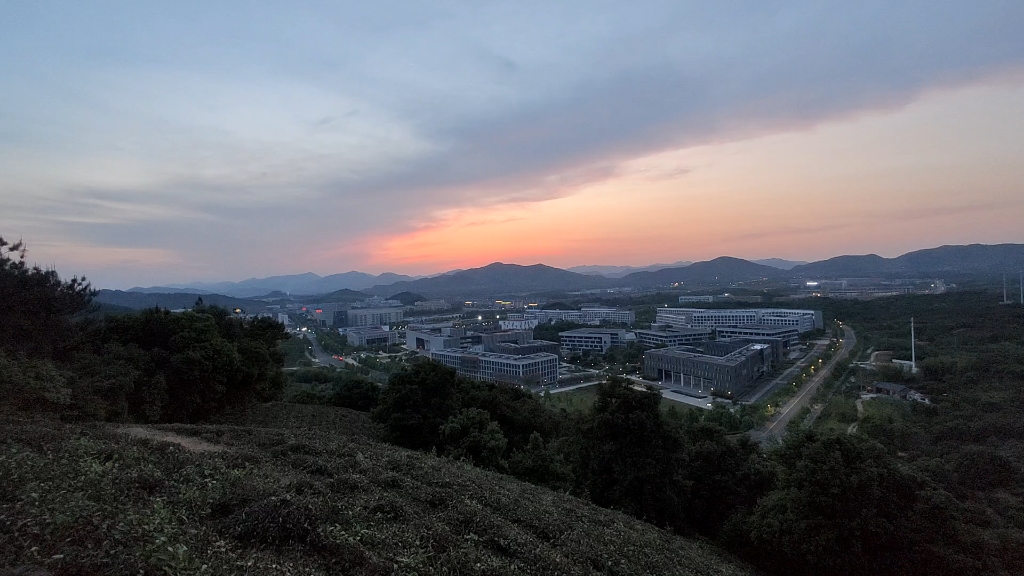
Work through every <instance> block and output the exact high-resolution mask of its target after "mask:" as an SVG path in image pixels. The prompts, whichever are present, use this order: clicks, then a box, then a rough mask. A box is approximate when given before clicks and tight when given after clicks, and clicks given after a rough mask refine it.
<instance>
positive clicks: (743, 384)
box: [644, 342, 772, 396]
mask: <svg viewBox="0 0 1024 576" xmlns="http://www.w3.org/2000/svg"><path fill="white" fill-rule="evenodd" d="M771 367H772V353H771V350H770V347H769V346H768V345H766V344H731V343H729V342H706V343H704V344H701V345H699V346H680V347H677V348H661V349H657V350H648V351H646V352H644V375H645V376H648V377H653V378H657V379H658V380H661V381H662V382H665V383H668V384H671V385H673V386H679V387H683V388H691V389H694V390H699V391H701V392H718V393H720V394H723V395H726V396H729V395H734V394H739V393H740V392H742V391H744V390H746V389H747V388H749V387H750V386H751V385H752V384H753V383H754V382H756V381H757V380H758V379H760V378H761V377H762V376H763V375H764V374H765V373H767V372H769V371H770V370H771Z"/></svg>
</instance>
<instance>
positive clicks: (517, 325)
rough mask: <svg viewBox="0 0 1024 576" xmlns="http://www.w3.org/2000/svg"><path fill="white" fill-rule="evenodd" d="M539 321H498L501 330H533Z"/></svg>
mask: <svg viewBox="0 0 1024 576" xmlns="http://www.w3.org/2000/svg"><path fill="white" fill-rule="evenodd" d="M537 324H540V320H537V319H533V320H498V325H500V326H501V329H502V330H533V329H534V328H536V327H537Z"/></svg>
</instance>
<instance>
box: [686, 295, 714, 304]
mask: <svg viewBox="0 0 1024 576" xmlns="http://www.w3.org/2000/svg"><path fill="white" fill-rule="evenodd" d="M714 301H715V297H714V296H680V297H679V303H680V304H687V303H690V302H708V303H711V302H714Z"/></svg>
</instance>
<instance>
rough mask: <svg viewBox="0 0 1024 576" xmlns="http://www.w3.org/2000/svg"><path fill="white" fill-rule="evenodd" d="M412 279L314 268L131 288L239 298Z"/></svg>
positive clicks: (321, 291) (319, 291)
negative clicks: (324, 272) (315, 270)
mask: <svg viewBox="0 0 1024 576" xmlns="http://www.w3.org/2000/svg"><path fill="white" fill-rule="evenodd" d="M411 279H412V277H411V276H405V275H402V274H392V273H391V272H385V273H383V274H379V275H373V274H367V273H365V272H355V271H352V272H342V273H340V274H331V275H329V276H320V275H318V274H314V273H312V272H306V273H305V274H290V275H284V276H270V277H267V278H249V279H248V280H242V281H241V282H213V283H208V282H192V283H188V284H170V285H168V286H166V287H154V288H132V291H136V292H147V291H148V292H152V291H162V292H168V291H171V292H187V291H193V292H197V293H203V292H208V293H216V294H225V295H228V296H234V297H238V298H252V297H254V296H261V295H264V294H267V293H270V292H274V291H281V292H286V293H288V294H295V295H303V296H309V295H313V294H327V293H330V292H335V291H337V290H343V289H348V290H364V289H366V288H370V287H371V286H375V285H377V284H388V283H393V282H400V281H403V280H411ZM168 288H169V289H170V290H168Z"/></svg>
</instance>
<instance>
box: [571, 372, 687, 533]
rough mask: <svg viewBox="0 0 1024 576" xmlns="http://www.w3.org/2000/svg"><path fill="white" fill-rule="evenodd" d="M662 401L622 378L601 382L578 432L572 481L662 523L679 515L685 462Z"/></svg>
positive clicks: (596, 497) (598, 499) (601, 500)
mask: <svg viewBox="0 0 1024 576" xmlns="http://www.w3.org/2000/svg"><path fill="white" fill-rule="evenodd" d="M660 401H661V395H660V394H659V393H658V392H656V391H653V390H647V391H642V392H641V391H638V390H634V389H632V388H631V387H630V386H629V384H628V383H627V382H626V381H625V380H623V379H621V378H612V379H609V381H608V382H606V383H605V384H602V385H601V386H600V387H599V388H598V398H597V401H596V402H595V403H594V406H593V408H592V410H591V413H590V415H589V418H588V420H587V421H585V422H584V424H583V426H582V427H581V429H580V431H579V439H578V452H577V457H576V466H575V468H576V478H575V483H576V490H577V491H578V492H581V493H585V494H587V495H589V496H590V499H591V500H593V502H594V503H595V504H598V505H599V506H605V507H609V508H617V509H620V510H622V511H623V512H626V513H627V514H631V515H633V516H636V517H637V518H641V519H644V520H647V521H649V522H652V523H654V524H658V525H665V524H669V523H674V522H677V521H678V519H679V510H680V506H679V499H678V497H677V493H676V490H677V488H678V480H679V478H678V476H677V471H678V470H679V469H680V468H681V467H682V465H683V464H684V461H683V452H682V450H681V446H680V439H679V437H678V436H677V435H676V434H674V433H673V432H672V431H671V430H669V429H668V428H667V427H666V426H665V423H664V422H663V420H662V417H661V412H660V410H659V403H660Z"/></svg>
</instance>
